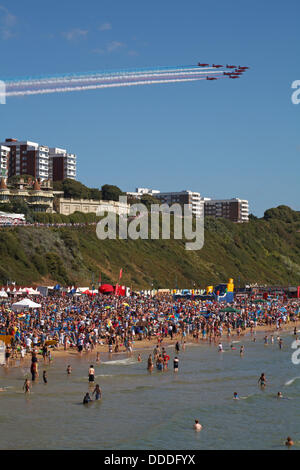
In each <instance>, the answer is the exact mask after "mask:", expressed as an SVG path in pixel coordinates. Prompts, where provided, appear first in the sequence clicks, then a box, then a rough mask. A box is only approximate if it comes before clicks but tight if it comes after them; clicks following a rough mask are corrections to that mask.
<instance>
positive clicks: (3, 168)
mask: <svg viewBox="0 0 300 470" xmlns="http://www.w3.org/2000/svg"><path fill="white" fill-rule="evenodd" d="M9 153H10V148H9V147H7V146H5V145H0V176H1V177H2V178H5V179H6V178H7V177H8V160H9Z"/></svg>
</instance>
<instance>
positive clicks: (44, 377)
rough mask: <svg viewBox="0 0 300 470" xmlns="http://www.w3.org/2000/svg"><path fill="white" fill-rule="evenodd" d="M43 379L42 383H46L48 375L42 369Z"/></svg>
mask: <svg viewBox="0 0 300 470" xmlns="http://www.w3.org/2000/svg"><path fill="white" fill-rule="evenodd" d="M43 381H44V384H46V383H48V377H47V371H45V370H44V371H43Z"/></svg>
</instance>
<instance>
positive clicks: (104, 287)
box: [99, 284, 114, 294]
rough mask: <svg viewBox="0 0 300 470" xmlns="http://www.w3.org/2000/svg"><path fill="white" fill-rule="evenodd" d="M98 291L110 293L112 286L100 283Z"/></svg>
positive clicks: (112, 290)
mask: <svg viewBox="0 0 300 470" xmlns="http://www.w3.org/2000/svg"><path fill="white" fill-rule="evenodd" d="M99 292H100V294H112V293H113V292H114V288H113V286H111V285H110V284H102V286H100V287H99Z"/></svg>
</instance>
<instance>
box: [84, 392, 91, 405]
mask: <svg viewBox="0 0 300 470" xmlns="http://www.w3.org/2000/svg"><path fill="white" fill-rule="evenodd" d="M91 401H92V399H91V397H90V394H89V393H86V394H85V395H84V398H83V401H82V403H83V404H84V405H86V404H87V403H90V402H91Z"/></svg>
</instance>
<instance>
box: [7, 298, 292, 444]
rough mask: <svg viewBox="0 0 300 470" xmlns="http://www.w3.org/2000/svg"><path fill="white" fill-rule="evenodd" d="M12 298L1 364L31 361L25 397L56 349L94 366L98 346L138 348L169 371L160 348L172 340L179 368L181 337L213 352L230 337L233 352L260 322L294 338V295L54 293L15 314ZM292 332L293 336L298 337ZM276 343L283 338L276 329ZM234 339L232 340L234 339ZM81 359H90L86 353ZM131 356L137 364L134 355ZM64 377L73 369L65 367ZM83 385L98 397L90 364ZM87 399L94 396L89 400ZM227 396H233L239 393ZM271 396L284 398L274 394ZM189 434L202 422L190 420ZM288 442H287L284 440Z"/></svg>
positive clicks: (269, 339) (150, 362)
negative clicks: (287, 330) (230, 297)
mask: <svg viewBox="0 0 300 470" xmlns="http://www.w3.org/2000/svg"><path fill="white" fill-rule="evenodd" d="M13 302H14V299H13V297H12V298H11V299H9V300H5V301H3V303H2V305H1V306H0V341H1V339H2V340H3V339H4V338H5V342H6V348H5V363H6V366H7V367H9V366H10V365H13V364H14V361H15V360H16V359H18V360H19V361H20V362H22V361H24V360H25V359H26V358H30V361H31V365H30V373H31V382H30V380H29V378H28V377H26V379H25V382H24V385H23V390H24V392H25V393H26V394H30V391H31V386H32V383H34V382H35V381H36V379H37V377H38V376H39V371H38V362H39V359H38V356H39V355H40V356H41V358H40V361H41V362H42V363H44V364H51V361H52V359H53V354H55V352H56V351H65V352H66V353H67V352H68V351H75V352H76V353H77V354H78V355H83V354H84V353H90V352H93V351H94V353H95V354H96V362H97V363H98V364H100V352H99V349H100V348H99V346H101V347H102V349H101V350H102V351H103V350H104V351H105V352H107V353H108V354H109V355H111V354H113V353H121V352H127V353H128V354H129V355H131V354H132V352H133V350H135V349H139V346H138V343H139V342H140V341H144V343H141V344H142V347H144V348H145V347H147V348H150V349H151V345H152V344H154V349H153V351H152V353H150V354H149V355H148V358H147V360H146V368H147V370H148V372H149V373H152V371H153V369H154V368H156V369H157V370H158V371H161V372H163V371H166V370H168V368H169V367H168V365H169V361H170V356H169V355H168V353H167V350H166V346H167V345H168V343H169V342H171V343H172V344H173V345H174V349H175V356H174V358H173V371H174V373H177V372H178V370H179V353H180V351H184V350H185V348H186V343H187V341H189V342H190V341H193V342H196V343H199V342H200V341H205V342H209V343H212V344H215V345H216V347H217V351H218V352H219V353H222V352H223V350H224V349H223V345H222V338H226V339H228V341H229V343H230V348H231V349H236V348H235V344H234V343H235V342H234V341H232V338H233V337H234V336H236V337H237V338H238V337H240V336H242V335H244V334H245V333H246V332H249V333H250V335H252V337H253V341H256V336H255V334H256V331H257V329H259V328H260V327H264V328H265V329H270V330H275V329H276V330H277V331H278V332H279V330H281V329H282V328H283V327H284V326H287V325H289V326H293V328H294V334H295V335H297V333H298V331H297V327H296V322H297V320H298V319H299V314H300V300H299V299H287V298H285V297H278V298H273V299H263V298H261V297H259V298H253V297H252V298H251V297H248V298H243V299H239V300H235V301H234V302H233V303H231V304H221V303H218V302H214V301H211V300H199V299H193V298H175V297H174V296H171V295H166V294H165V295H161V296H156V297H150V296H145V295H137V294H135V295H132V296H130V297H119V296H115V295H101V294H99V295H96V296H88V295H82V296H80V297H74V296H72V295H61V294H59V293H56V294H55V295H51V296H47V297H40V300H39V302H40V305H41V307H39V308H33V309H30V308H29V309H24V310H23V311H14V309H13ZM296 337H297V336H296ZM277 340H278V345H279V348H282V338H280V336H279V334H277ZM263 341H264V343H265V344H268V342H270V343H273V342H274V335H273V334H271V336H270V337H269V336H268V335H265V337H264V338H263ZM236 342H237V341H236ZM244 352H245V350H244V346H243V345H241V346H240V355H241V356H243V355H244ZM87 357H90V356H88V355H87ZM137 361H138V362H141V361H142V357H141V354H140V353H139V354H138V355H137ZM66 372H67V374H68V375H70V374H71V373H72V367H71V365H68V367H67V370H66ZM87 376H88V382H89V384H90V386H92V389H90V390H89V392H87V393H86V394H85V395H84V398H83V401H82V403H83V404H84V405H88V404H89V403H90V402H92V401H94V400H95V401H98V400H101V398H102V390H101V388H100V385H99V384H95V369H94V366H93V365H92V364H91V365H90V368H89V370H88V374H87ZM42 378H43V382H44V384H47V382H48V376H47V371H46V370H43V374H42ZM266 383H267V379H266V377H265V374H264V373H262V374H261V375H260V377H259V379H258V384H259V385H260V387H262V388H264V387H265V386H266ZM93 397H95V399H94V400H93ZM233 398H234V399H235V400H238V399H239V396H238V394H237V392H234V396H233ZM277 398H282V394H281V392H278V395H277ZM194 429H195V431H200V430H201V429H202V425H201V424H200V423H199V421H198V420H195V424H194ZM286 445H287V446H289V447H290V446H292V445H293V441H292V439H291V438H290V437H289V438H288V439H287V444H286Z"/></svg>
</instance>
